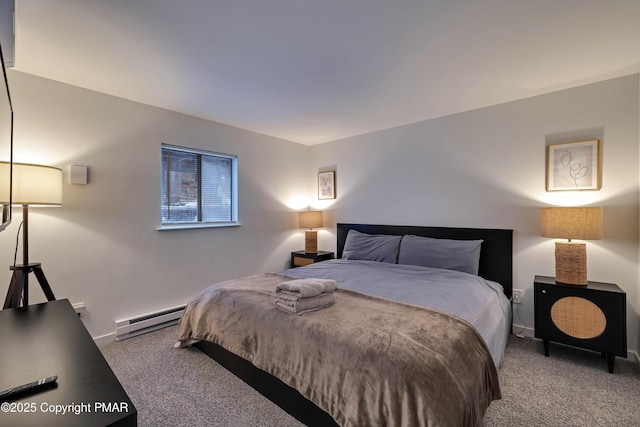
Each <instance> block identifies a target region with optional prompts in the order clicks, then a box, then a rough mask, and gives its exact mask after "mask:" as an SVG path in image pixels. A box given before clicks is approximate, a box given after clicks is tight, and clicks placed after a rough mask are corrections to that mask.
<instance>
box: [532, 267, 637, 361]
mask: <svg viewBox="0 0 640 427" xmlns="http://www.w3.org/2000/svg"><path fill="white" fill-rule="evenodd" d="M533 298H534V307H535V308H534V311H535V336H536V338H541V339H542V340H543V343H544V355H545V356H549V342H550V341H555V342H558V343H563V344H569V345H572V346H576V347H580V348H585V349H588V350H593V351H598V352H600V353H601V354H602V356H603V357H605V356H606V358H607V362H608V366H609V372H611V373H613V367H614V364H615V359H616V356H620V357H624V358H626V357H627V302H626V300H627V298H626V294H625V292H624V291H623V290H622V289H620V288H619V287H618V286H617V285H615V284H613V283H601V282H591V281H590V282H589V283H588V284H587V285H586V286H579V285H565V284H562V283H556V280H555V278H553V277H547V276H536V277H535V279H534V295H533Z"/></svg>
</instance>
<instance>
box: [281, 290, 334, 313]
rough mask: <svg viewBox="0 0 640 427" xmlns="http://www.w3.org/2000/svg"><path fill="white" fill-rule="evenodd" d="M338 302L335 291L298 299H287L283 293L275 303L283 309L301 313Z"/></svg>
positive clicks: (288, 311)
mask: <svg viewBox="0 0 640 427" xmlns="http://www.w3.org/2000/svg"><path fill="white" fill-rule="evenodd" d="M283 297H284V298H283ZM335 302H336V298H335V296H334V295H333V292H325V293H323V294H320V295H317V296H315V297H310V298H300V299H296V300H291V299H287V298H286V297H285V295H282V296H281V297H279V298H278V299H276V301H275V304H276V307H278V308H279V309H280V310H282V311H286V312H287V313H293V314H297V315H301V314H304V313H308V312H310V311H315V310H320V309H321V308H326V307H330V306H332V305H333V304H334V303H335Z"/></svg>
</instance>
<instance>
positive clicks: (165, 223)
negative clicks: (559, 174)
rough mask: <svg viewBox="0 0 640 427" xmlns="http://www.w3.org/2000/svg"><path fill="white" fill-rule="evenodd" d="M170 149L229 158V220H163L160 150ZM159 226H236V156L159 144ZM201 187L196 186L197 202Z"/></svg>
mask: <svg viewBox="0 0 640 427" xmlns="http://www.w3.org/2000/svg"><path fill="white" fill-rule="evenodd" d="M165 149H166V150H171V151H177V152H183V153H190V154H196V155H198V156H210V157H215V158H224V159H230V160H231V203H230V209H231V212H230V213H231V220H230V221H199V220H198V221H189V222H186V221H163V219H162V209H163V206H165V205H166V204H165V203H164V201H163V200H162V179H163V176H164V174H165V173H166V171H165V170H164V165H163V163H162V152H163V151H164V150H165ZM160 153H161V155H160V171H161V175H160V194H161V196H160V198H161V200H160V226H159V227H158V228H157V229H158V230H181V229H193V228H211V227H237V226H239V225H240V222H239V220H238V156H236V155H232V154H224V153H217V152H213V151H207V150H200V149H195V148H187V147H180V146H177V145H170V144H161V149H160ZM202 192H203V189H202V188H200V187H199V188H198V194H199V197H198V203H201V201H202V194H203V193H202Z"/></svg>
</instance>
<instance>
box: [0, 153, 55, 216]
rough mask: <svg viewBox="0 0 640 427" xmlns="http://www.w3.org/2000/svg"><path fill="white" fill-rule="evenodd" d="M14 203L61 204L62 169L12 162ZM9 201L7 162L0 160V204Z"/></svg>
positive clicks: (32, 204) (35, 204) (34, 204)
mask: <svg viewBox="0 0 640 427" xmlns="http://www.w3.org/2000/svg"><path fill="white" fill-rule="evenodd" d="M12 179H13V195H12V200H11V203H12V204H14V205H30V206H38V205H40V206H61V205H62V170H61V169H59V168H54V167H51V166H42V165H31V164H27V163H15V162H14V163H13V174H12ZM8 203H9V163H8V162H0V204H5V205H6V204H8Z"/></svg>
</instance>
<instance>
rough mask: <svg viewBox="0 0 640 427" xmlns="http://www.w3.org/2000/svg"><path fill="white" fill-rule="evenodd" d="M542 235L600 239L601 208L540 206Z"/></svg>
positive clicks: (561, 237)
mask: <svg viewBox="0 0 640 427" xmlns="http://www.w3.org/2000/svg"><path fill="white" fill-rule="evenodd" d="M540 228H541V233H540V234H541V235H542V236H543V237H554V238H560V239H569V240H571V239H579V240H600V239H602V208H542V210H541V212H540Z"/></svg>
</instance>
